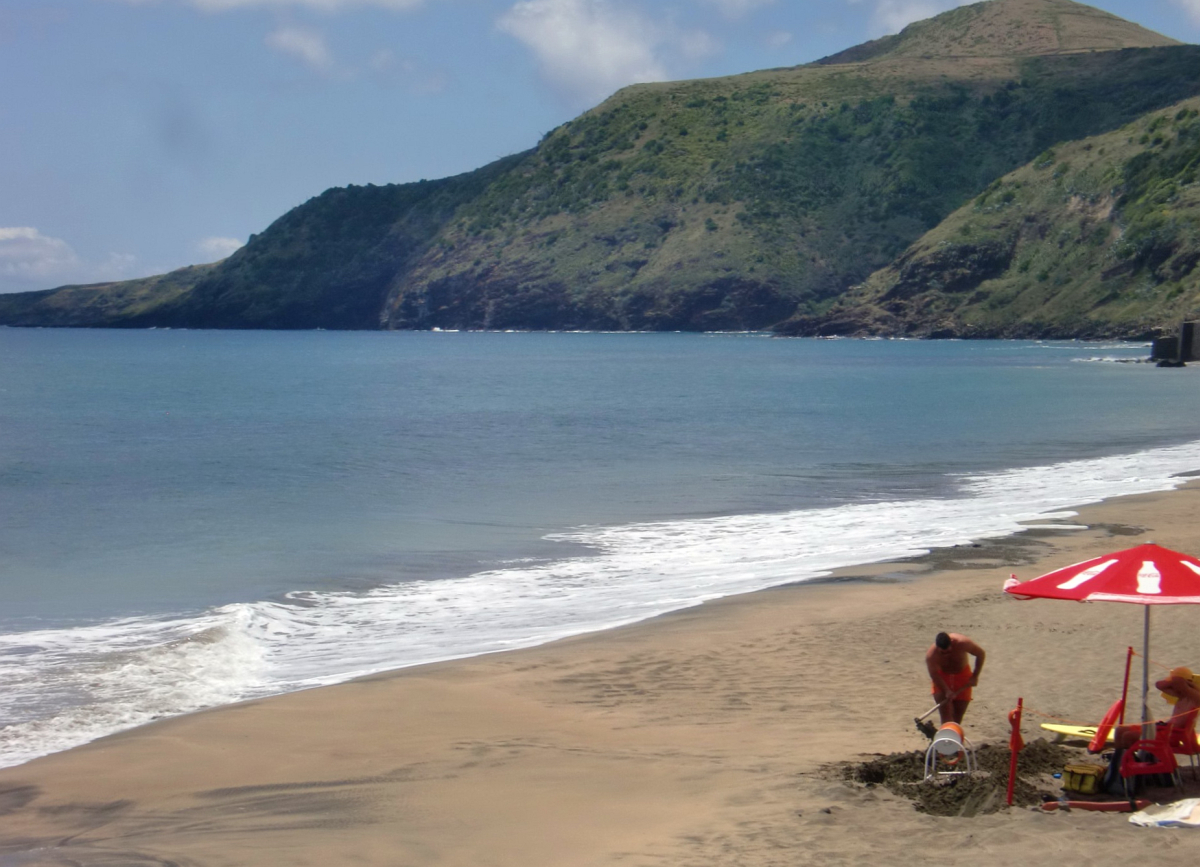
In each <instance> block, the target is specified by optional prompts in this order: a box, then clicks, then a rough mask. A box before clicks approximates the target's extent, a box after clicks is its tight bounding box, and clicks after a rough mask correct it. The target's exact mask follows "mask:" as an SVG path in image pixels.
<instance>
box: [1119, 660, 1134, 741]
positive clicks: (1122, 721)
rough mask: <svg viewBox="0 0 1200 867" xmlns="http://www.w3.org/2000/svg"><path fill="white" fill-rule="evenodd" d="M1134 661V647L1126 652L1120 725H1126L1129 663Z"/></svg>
mask: <svg viewBox="0 0 1200 867" xmlns="http://www.w3.org/2000/svg"><path fill="white" fill-rule="evenodd" d="M1132 662H1133V648H1132V647H1130V648H1129V650H1128V652H1127V653H1126V654H1125V685H1124V686H1123V687H1121V719H1120V720H1119V721H1118V723H1117V724H1118V725H1125V699H1126V698H1128V696H1129V665H1130V663H1132Z"/></svg>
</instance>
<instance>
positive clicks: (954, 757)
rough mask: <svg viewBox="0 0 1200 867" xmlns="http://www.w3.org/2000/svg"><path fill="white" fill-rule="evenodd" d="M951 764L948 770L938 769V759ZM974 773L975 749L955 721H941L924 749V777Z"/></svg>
mask: <svg viewBox="0 0 1200 867" xmlns="http://www.w3.org/2000/svg"><path fill="white" fill-rule="evenodd" d="M939 760H941V761H943V762H946V763H947V764H949V765H951V769H950V770H938V761H939ZM973 773H975V749H974V747H972V746H971V742H970V741H969V740H967V738H966V736H965V735H964V734H963V730H962V726H960V725H959V724H958V723H956V722H948V723H942V727H941V728H939V729H938V730H937V734H936V735H934V737H933V741H932V742H931V743H930V744H929V749H927V750H926V751H925V779H927V780H928V779H929V778H930V777H933V776H949V775H952V774H973Z"/></svg>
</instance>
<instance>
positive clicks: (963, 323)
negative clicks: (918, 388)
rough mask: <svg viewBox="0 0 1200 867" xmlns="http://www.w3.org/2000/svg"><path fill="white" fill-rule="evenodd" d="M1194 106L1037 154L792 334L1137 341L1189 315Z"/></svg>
mask: <svg viewBox="0 0 1200 867" xmlns="http://www.w3.org/2000/svg"><path fill="white" fill-rule="evenodd" d="M1198 174H1200V99H1190V100H1186V101H1183V102H1181V103H1179V104H1176V105H1174V106H1171V107H1169V108H1168V109H1166V110H1162V111H1157V112H1152V113H1151V114H1149V115H1146V116H1145V117H1143V118H1141V119H1139V120H1138V121H1136V122H1135V123H1133V124H1130V125H1129V126H1127V127H1125V128H1123V129H1120V130H1116V131H1114V132H1112V133H1108V134H1105V135H1101V136H1096V137H1093V138H1088V139H1084V140H1082V141H1077V142H1071V143H1066V144H1061V145H1057V146H1055V147H1053V148H1050V149H1047V150H1046V151H1044V152H1043V153H1042V154H1040V155H1039V156H1038V157H1037V158H1035V159H1034V160H1033V161H1032V162H1031V163H1030V164H1028V165H1026V166H1024V167H1022V168H1021V169H1019V170H1017V171H1015V172H1013V173H1011V174H1009V175H1006V176H1005V177H1003V178H1000V179H998V180H997V181H995V182H994V183H992V184H990V185H989V186H988V187H987V188H986V189H985V190H984V191H983V192H982V193H980V194H979V195H978V196H977V197H976V198H975V199H974V200H973V201H972V202H971V203H969V204H968V205H966V206H965V207H963V208H961V209H960V210H958V211H957V212H956V213H954V214H953V215H951V216H950V217H949V218H948V219H947V220H946V221H945V222H943V223H942V224H940V225H939V226H938V227H936V228H935V229H934V230H933V231H931V232H929V233H928V234H926V235H925V236H924V237H922V238H921V239H920V240H919V241H918V242H917V243H916V244H914V245H913V246H912V247H911V248H910V249H909V250H907V251H905V253H904V254H903V255H902V256H901V257H900V258H899V259H898V260H897V261H896V262H895V263H894V264H892V265H891V266H889V267H888V268H885V269H883V270H881V271H879V272H878V273H876V274H874V275H872V276H871V278H870V279H869V280H868V281H866V282H865V283H864V284H863V285H861V286H859V287H856V288H855V289H853V290H852V291H851V292H849V293H847V294H846V295H845V296H843V297H842V298H841V299H840V300H839V301H838V302H837V303H836V304H835V305H833V306H832V307H831V309H829V310H828V311H826V312H825V313H824V314H823V315H819V316H800V317H797V318H796V319H795V320H793V321H792V322H790V323H788V324H787V326H786V328H785V330H786V331H787V332H788V333H798V334H913V335H922V336H931V335H932V336H948V335H957V336H977V337H1032V336H1039V337H1040V336H1059V337H1145V336H1148V335H1151V334H1153V333H1157V332H1159V331H1161V330H1163V329H1165V328H1170V327H1171V326H1173V325H1174V324H1176V323H1178V322H1179V321H1180V320H1182V319H1184V318H1191V317H1195V316H1196V315H1197V314H1200V271H1197V266H1198V265H1200V183H1197V179H1198V177H1197V176H1198Z"/></svg>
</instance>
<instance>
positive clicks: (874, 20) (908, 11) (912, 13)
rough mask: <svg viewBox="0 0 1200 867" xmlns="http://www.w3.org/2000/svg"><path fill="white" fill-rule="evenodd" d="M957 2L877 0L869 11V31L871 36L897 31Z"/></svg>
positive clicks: (885, 34)
mask: <svg viewBox="0 0 1200 867" xmlns="http://www.w3.org/2000/svg"><path fill="white" fill-rule="evenodd" d="M956 5H959V4H957V3H944V2H943V3H935V2H932V0H879V3H877V4H876V6H875V11H874V12H873V13H871V21H870V25H869V31H870V35H871V37H872V38H876V37H879V36H887V35H888V34H891V33H899V32H900V31H901V30H903V29H904V28H905V27H907V26H908V25H909V24H912V23H913V22H914V21H920V20H922V19H923V18H932V17H933V16H934V15H937V14H938V13H939V12H945V11H946V10H947V9H952V8H954V7H955V6H956Z"/></svg>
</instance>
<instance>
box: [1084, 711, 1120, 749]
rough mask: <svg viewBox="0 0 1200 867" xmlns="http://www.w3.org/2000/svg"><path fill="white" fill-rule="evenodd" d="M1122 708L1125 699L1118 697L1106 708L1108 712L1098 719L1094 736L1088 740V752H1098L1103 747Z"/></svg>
mask: <svg viewBox="0 0 1200 867" xmlns="http://www.w3.org/2000/svg"><path fill="white" fill-rule="evenodd" d="M1123 710H1125V699H1123V698H1119V699H1117V700H1116V701H1114V702H1113V705H1112V707H1110V708H1109V709H1108V713H1106V714H1105V715H1104V719H1102V720H1100V725H1099V726H1097V727H1096V735H1095V737H1093V738H1092V739H1091V741H1089V742H1088V746H1087V749H1088V752H1089V753H1098V752H1100V751H1101V750H1103V749H1104V745H1105V744H1106V743H1108V733H1109V732H1111V731H1112V727H1113V726H1114V725H1116V723H1117V720H1118V719H1119V718H1120V716H1121V711H1123Z"/></svg>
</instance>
